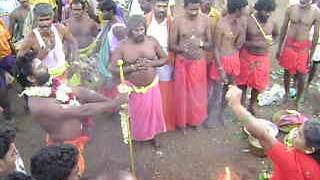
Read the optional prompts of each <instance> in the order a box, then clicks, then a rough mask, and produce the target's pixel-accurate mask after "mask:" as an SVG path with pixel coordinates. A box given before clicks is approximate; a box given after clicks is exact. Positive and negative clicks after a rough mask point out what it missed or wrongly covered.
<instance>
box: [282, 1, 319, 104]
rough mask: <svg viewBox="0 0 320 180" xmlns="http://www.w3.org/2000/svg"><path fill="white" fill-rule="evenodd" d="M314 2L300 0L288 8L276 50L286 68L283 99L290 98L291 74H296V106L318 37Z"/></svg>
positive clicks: (316, 10) (301, 94)
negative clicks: (312, 31)
mask: <svg viewBox="0 0 320 180" xmlns="http://www.w3.org/2000/svg"><path fill="white" fill-rule="evenodd" d="M311 4H312V0H300V3H298V4H295V5H292V6H290V7H289V8H288V9H287V12H286V15H285V19H284V23H283V26H282V29H281V33H280V42H279V48H278V52H277V58H278V60H279V64H280V65H281V66H282V67H283V68H284V70H285V73H284V87H285V92H286V94H285V97H284V102H287V101H288V97H289V88H290V80H291V76H292V75H295V78H296V81H297V98H296V105H297V107H298V105H299V102H300V100H301V98H302V96H303V92H304V86H305V75H306V74H307V73H308V70H309V68H308V67H309V63H310V60H309V57H312V55H313V53H314V51H315V47H316V45H317V41H318V37H319V23H320V14H319V11H318V9H317V8H316V7H314V6H311ZM289 24H290V26H289ZM312 26H314V34H313V39H312V43H311V42H310V41H309V33H310V29H311V27H312ZM285 39H286V42H285Z"/></svg>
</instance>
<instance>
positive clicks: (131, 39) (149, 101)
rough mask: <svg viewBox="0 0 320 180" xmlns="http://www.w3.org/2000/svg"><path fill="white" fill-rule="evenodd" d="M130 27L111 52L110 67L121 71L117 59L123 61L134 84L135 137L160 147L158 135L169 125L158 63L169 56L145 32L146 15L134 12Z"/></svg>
mask: <svg viewBox="0 0 320 180" xmlns="http://www.w3.org/2000/svg"><path fill="white" fill-rule="evenodd" d="M127 27H128V39H127V40H124V41H122V42H121V43H120V44H119V46H118V48H117V49H116V50H115V51H114V52H113V53H112V55H111V59H112V60H111V62H112V64H111V66H110V70H111V71H112V72H113V73H114V74H115V75H119V67H118V66H117V61H118V60H120V59H122V60H123V61H124V72H125V75H126V77H125V78H126V80H127V81H128V85H129V86H131V87H132V88H133V93H131V95H130V99H129V113H130V118H131V123H132V124H131V125H132V137H133V139H134V140H136V141H147V140H153V143H154V145H155V147H156V148H158V147H159V142H158V141H157V139H155V136H156V135H157V134H159V133H162V132H165V131H166V126H165V120H164V117H163V110H162V101H161V94H160V88H159V77H158V76H157V74H156V67H160V66H162V65H164V63H165V62H166V56H165V54H164V52H163V51H162V49H161V46H160V44H159V42H158V41H157V40H156V39H154V38H153V37H150V36H146V35H145V33H146V24H145V20H144V17H143V16H139V15H134V16H131V17H130V18H129V19H128V26H127Z"/></svg>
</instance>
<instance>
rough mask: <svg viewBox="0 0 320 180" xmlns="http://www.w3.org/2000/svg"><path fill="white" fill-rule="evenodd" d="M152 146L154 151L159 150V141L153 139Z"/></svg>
mask: <svg viewBox="0 0 320 180" xmlns="http://www.w3.org/2000/svg"><path fill="white" fill-rule="evenodd" d="M152 144H153V146H154V147H155V148H156V149H159V148H160V142H159V140H158V139H157V138H154V139H153V140H152Z"/></svg>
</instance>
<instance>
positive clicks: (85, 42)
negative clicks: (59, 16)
mask: <svg viewBox="0 0 320 180" xmlns="http://www.w3.org/2000/svg"><path fill="white" fill-rule="evenodd" d="M71 11H72V16H71V18H69V19H68V20H66V21H65V22H64V24H65V25H66V26H67V27H68V28H69V30H70V32H71V33H72V35H73V36H74V37H75V38H76V39H77V41H78V45H79V49H82V48H86V47H88V46H89V45H90V44H91V43H92V42H93V41H94V40H95V38H96V36H97V35H98V33H99V26H98V25H97V24H96V22H95V21H93V20H92V19H90V18H89V16H88V15H87V14H86V13H85V3H84V2H83V1H81V0H73V1H72V2H71Z"/></svg>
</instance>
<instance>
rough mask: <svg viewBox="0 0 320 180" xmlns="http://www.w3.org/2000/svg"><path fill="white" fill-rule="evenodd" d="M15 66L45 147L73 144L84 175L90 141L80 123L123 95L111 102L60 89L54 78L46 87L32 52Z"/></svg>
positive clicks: (45, 76) (115, 103) (45, 72)
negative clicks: (41, 132) (87, 147)
mask: <svg viewBox="0 0 320 180" xmlns="http://www.w3.org/2000/svg"><path fill="white" fill-rule="evenodd" d="M17 66H18V71H19V78H20V80H21V82H22V83H23V85H24V86H25V87H26V89H25V90H24V91H23V92H22V94H23V95H26V96H28V106H29V109H30V113H31V115H32V117H33V119H34V120H35V121H36V122H37V123H38V124H39V125H40V126H41V128H43V129H44V130H45V132H46V133H47V144H61V143H65V144H73V145H75V146H76V147H77V148H78V150H79V152H80V156H81V157H80V158H79V162H78V165H79V168H80V172H81V173H83V172H84V170H85V162H84V158H83V154H81V153H83V151H84V146H85V144H86V142H87V141H88V140H89V137H88V136H87V135H86V134H84V131H83V130H84V129H83V121H86V120H87V119H88V117H90V116H95V115H97V114H99V113H103V112H106V111H110V109H112V108H114V107H116V106H118V105H120V104H121V103H123V102H124V100H125V98H124V96H120V97H117V98H115V99H113V100H110V99H108V98H106V97H104V96H102V95H100V94H97V93H96V92H94V91H90V90H88V89H85V88H80V87H70V88H69V87H68V86H65V88H64V89H66V88H67V89H69V90H59V89H60V88H59V87H60V86H61V85H64V84H63V83H62V82H61V81H58V80H57V79H55V80H54V81H53V82H52V85H48V83H47V82H48V80H49V77H50V76H49V74H48V69H47V68H46V66H45V65H44V64H43V63H41V60H39V59H38V58H36V54H35V53H34V52H28V53H26V54H25V55H24V56H20V57H19V58H18V63H17ZM59 84H61V85H59ZM39 89H40V90H39ZM70 92H71V93H70ZM65 93H67V94H65ZM59 95H62V96H67V98H68V100H63V99H61V98H59ZM70 96H72V97H70ZM69 98H70V99H69ZM71 98H72V100H71Z"/></svg>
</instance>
